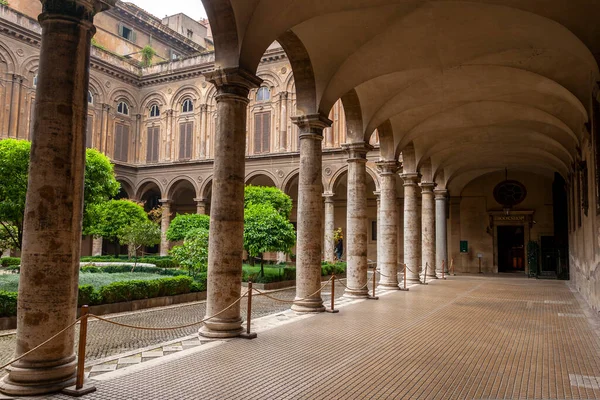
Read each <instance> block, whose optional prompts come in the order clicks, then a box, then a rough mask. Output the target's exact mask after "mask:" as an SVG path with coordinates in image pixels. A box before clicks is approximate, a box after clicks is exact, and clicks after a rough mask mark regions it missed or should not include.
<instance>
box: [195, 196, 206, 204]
mask: <svg viewBox="0 0 600 400" xmlns="http://www.w3.org/2000/svg"><path fill="white" fill-rule="evenodd" d="M194 201H195V202H196V203H204V202H205V201H206V199H204V198H202V197H200V198H194Z"/></svg>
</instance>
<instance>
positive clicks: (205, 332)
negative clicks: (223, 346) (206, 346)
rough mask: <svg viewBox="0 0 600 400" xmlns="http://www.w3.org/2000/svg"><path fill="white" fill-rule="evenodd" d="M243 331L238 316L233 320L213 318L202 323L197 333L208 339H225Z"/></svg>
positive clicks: (236, 335) (238, 334)
mask: <svg viewBox="0 0 600 400" xmlns="http://www.w3.org/2000/svg"><path fill="white" fill-rule="evenodd" d="M242 332H244V328H242V319H241V318H238V319H236V320H234V321H231V320H218V319H216V318H215V319H213V320H211V321H207V322H205V323H204V326H202V327H201V328H200V329H199V330H198V334H199V335H200V336H202V337H205V338H210V339H225V338H233V337H238V336H240V335H241V334H242Z"/></svg>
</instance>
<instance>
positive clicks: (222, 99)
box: [199, 68, 261, 338]
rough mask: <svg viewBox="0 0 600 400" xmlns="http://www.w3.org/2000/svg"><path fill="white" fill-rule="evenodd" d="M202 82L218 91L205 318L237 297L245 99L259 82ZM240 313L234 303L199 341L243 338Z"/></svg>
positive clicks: (243, 78) (213, 78)
mask: <svg viewBox="0 0 600 400" xmlns="http://www.w3.org/2000/svg"><path fill="white" fill-rule="evenodd" d="M207 78H208V80H209V81H210V82H211V83H213V84H214V85H215V86H216V88H217V95H216V97H215V99H216V102H217V125H216V129H215V130H216V137H215V162H214V175H213V184H212V198H211V205H210V210H211V215H210V235H209V245H208V286H207V302H206V316H213V315H216V314H218V313H220V312H221V311H223V310H225V309H226V308H227V307H229V306H231V304H234V303H235V302H236V301H237V299H238V298H239V297H240V295H241V290H242V287H241V284H242V283H241V282H242V255H243V243H244V177H245V153H246V117H247V108H248V102H249V100H248V93H249V92H250V89H251V88H253V87H258V86H259V85H260V83H261V80H260V79H259V78H258V77H256V76H255V75H253V74H250V73H248V72H246V71H244V70H241V69H238V68H229V69H225V70H221V69H219V70H216V71H214V72H212V73H210V74H208V76H207ZM240 310H241V309H240V303H237V304H235V305H234V306H233V307H231V308H228V309H227V310H226V311H225V312H222V313H221V314H219V315H218V316H217V317H215V318H212V319H211V320H209V321H207V322H205V323H204V326H203V327H202V328H200V332H199V333H200V335H202V336H205V337H212V338H226V337H234V336H238V335H239V334H240V333H241V332H242V318H241V315H240Z"/></svg>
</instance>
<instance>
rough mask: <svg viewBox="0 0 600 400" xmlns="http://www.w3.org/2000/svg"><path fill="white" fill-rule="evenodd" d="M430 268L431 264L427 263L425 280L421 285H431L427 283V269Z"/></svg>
mask: <svg viewBox="0 0 600 400" xmlns="http://www.w3.org/2000/svg"><path fill="white" fill-rule="evenodd" d="M428 269H429V264H428V263H425V272H424V273H423V282H421V285H429V284H428V283H427V270H428Z"/></svg>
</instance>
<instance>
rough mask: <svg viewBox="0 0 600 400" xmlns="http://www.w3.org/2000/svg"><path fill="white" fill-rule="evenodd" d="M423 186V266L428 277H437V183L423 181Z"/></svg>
mask: <svg viewBox="0 0 600 400" xmlns="http://www.w3.org/2000/svg"><path fill="white" fill-rule="evenodd" d="M419 186H421V190H422V192H421V251H422V257H423V258H422V266H423V268H426V273H427V277H429V278H437V276H436V274H435V268H436V266H435V198H434V196H433V188H434V187H435V183H432V182H423V183H421V184H420V185H419Z"/></svg>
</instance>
